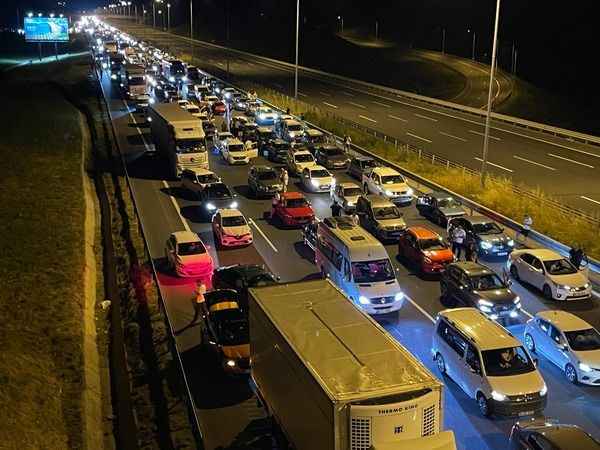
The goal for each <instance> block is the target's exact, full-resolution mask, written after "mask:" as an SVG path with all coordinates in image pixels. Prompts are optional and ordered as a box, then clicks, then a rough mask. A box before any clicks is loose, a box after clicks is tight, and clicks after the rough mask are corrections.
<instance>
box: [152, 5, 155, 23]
mask: <svg viewBox="0 0 600 450" xmlns="http://www.w3.org/2000/svg"><path fill="white" fill-rule="evenodd" d="M152 28H156V2H155V1H154V2H152Z"/></svg>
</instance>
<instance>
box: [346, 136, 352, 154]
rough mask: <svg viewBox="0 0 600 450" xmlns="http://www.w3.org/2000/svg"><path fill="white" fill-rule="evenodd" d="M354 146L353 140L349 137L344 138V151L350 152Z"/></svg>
mask: <svg viewBox="0 0 600 450" xmlns="http://www.w3.org/2000/svg"><path fill="white" fill-rule="evenodd" d="M351 144H352V138H351V137H350V136H349V135H347V134H346V135H345V136H344V150H345V151H346V152H349V151H350V145H351Z"/></svg>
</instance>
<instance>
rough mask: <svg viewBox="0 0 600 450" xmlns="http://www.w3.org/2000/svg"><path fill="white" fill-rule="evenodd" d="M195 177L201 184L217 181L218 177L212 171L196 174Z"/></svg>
mask: <svg viewBox="0 0 600 450" xmlns="http://www.w3.org/2000/svg"><path fill="white" fill-rule="evenodd" d="M197 178H198V182H199V183H202V184H208V183H218V182H219V177H218V176H216V175H215V174H214V173H207V174H206V175H198V177H197Z"/></svg>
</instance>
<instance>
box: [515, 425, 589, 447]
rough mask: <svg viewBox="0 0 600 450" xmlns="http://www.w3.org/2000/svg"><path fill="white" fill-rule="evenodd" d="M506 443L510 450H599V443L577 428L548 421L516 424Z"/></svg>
mask: <svg viewBox="0 0 600 450" xmlns="http://www.w3.org/2000/svg"><path fill="white" fill-rule="evenodd" d="M508 443H509V449H510V450H545V449H548V450H600V442H598V441H597V440H596V439H594V438H593V437H592V436H590V435H589V434H588V433H586V432H585V431H583V430H582V429H581V428H579V427H578V426H576V425H565V424H559V423H553V421H552V420H548V419H544V420H540V419H533V420H531V421H530V422H517V423H516V424H515V425H514V426H513V428H512V431H511V433H510V438H509V441H508Z"/></svg>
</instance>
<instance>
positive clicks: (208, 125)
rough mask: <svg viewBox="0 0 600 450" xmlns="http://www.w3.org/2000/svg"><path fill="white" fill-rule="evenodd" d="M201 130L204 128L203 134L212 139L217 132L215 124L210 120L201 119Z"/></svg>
mask: <svg viewBox="0 0 600 450" xmlns="http://www.w3.org/2000/svg"><path fill="white" fill-rule="evenodd" d="M202 130H204V135H205V136H206V137H207V138H208V139H212V138H214V137H215V135H216V134H217V126H216V125H215V124H214V122H213V121H212V120H203V121H202Z"/></svg>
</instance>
